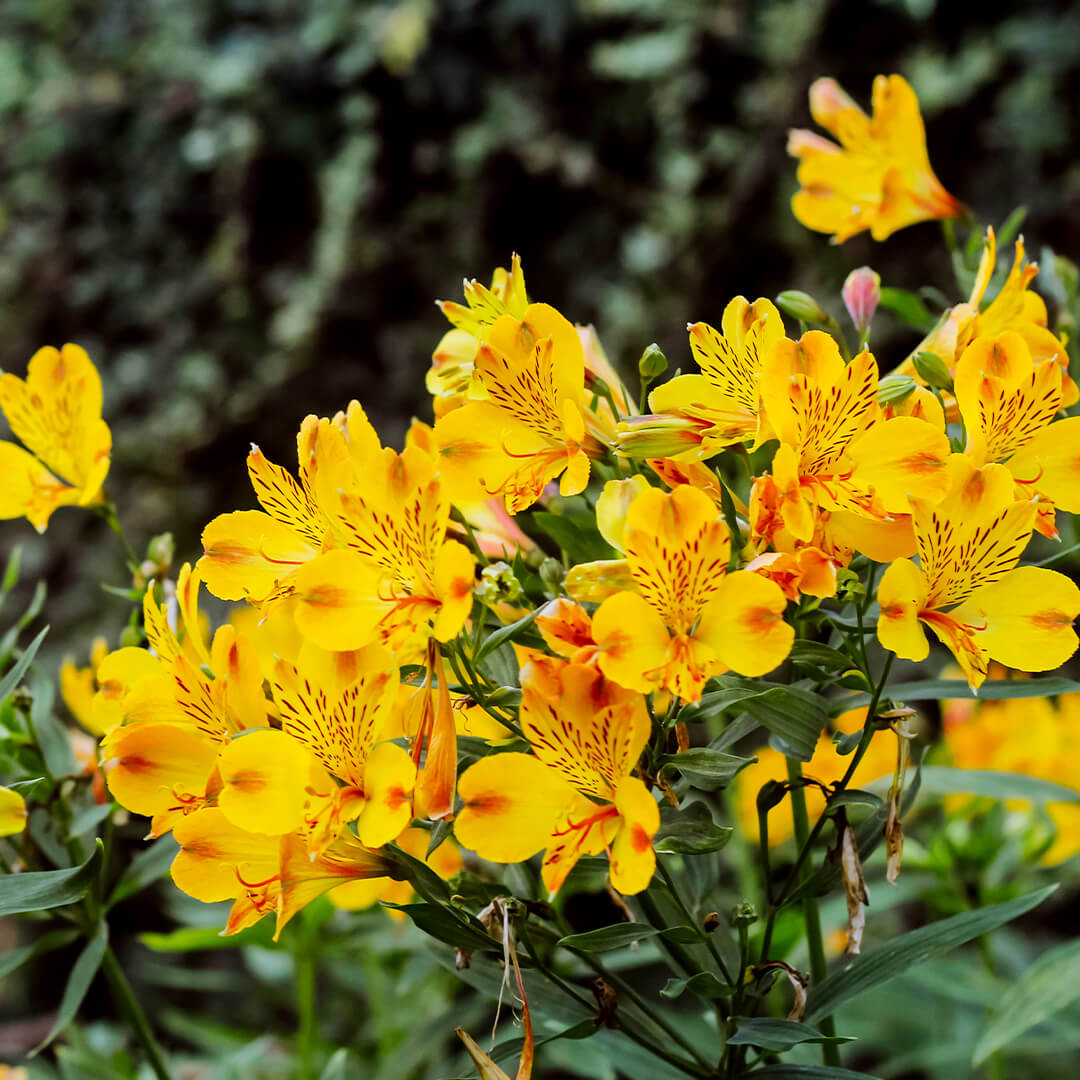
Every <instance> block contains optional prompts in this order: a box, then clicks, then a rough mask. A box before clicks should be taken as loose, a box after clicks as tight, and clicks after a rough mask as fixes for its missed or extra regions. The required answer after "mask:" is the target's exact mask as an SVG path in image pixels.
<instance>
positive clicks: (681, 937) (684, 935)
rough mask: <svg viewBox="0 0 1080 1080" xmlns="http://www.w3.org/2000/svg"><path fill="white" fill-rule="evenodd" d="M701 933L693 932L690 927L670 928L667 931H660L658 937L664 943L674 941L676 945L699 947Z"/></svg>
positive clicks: (698, 931)
mask: <svg viewBox="0 0 1080 1080" xmlns="http://www.w3.org/2000/svg"><path fill="white" fill-rule="evenodd" d="M701 935H702V931H700V930H695V929H694V928H693V927H692V926H670V927H668V929H667V930H661V931H660V936H661V937H662V938H663V939H664V940H665V941H674V942H675V944H677V945H700V944H701Z"/></svg>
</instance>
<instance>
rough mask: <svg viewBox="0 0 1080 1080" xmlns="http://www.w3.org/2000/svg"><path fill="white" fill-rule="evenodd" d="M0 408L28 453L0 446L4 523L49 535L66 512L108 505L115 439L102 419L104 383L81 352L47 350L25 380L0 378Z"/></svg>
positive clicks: (8, 376)
mask: <svg viewBox="0 0 1080 1080" xmlns="http://www.w3.org/2000/svg"><path fill="white" fill-rule="evenodd" d="M0 409H2V410H3V412H4V416H5V417H6V418H7V422H8V424H9V425H10V426H11V430H12V432H13V433H14V434H15V436H16V437H17V438H18V439H20V440H21V441H22V443H23V446H25V447H26V449H25V450H24V449H23V447H22V446H18V445H16V444H15V443H13V442H6V441H0V518H17V517H25V518H26V519H27V520H28V521H29V522H30V524H31V525H33V526H34V528H35V529H37V530H38V532H44V531H45V528H46V526H47V525H48V524H49V518H50V517H51V516H52V512H53V511H54V510H56V509H58V508H59V507H61V506H89V505H91V504H93V503H98V502H101V485H102V484H104V483H105V477H106V475H107V474H108V472H109V461H110V458H109V455H110V453H111V451H112V434H111V433H110V431H109V426H108V425H107V424H106V423H105V421H104V420H102V418H101V378H100V376H99V375H98V373H97V370H96V368H95V367H94V365H93V364H92V363H91V362H90V358H89V357H88V356H87V355H86V351H85V350H84V349H81V348H80V347H79V346H78V345H65V346H64V347H63V349H54V348H52V346H46V347H45V348H44V349H38V351H37V352H36V353H34V355H33V356H32V357H31V358H30V364H29V366H28V369H27V372H26V378H25V379H20V378H19V377H18V376H16V375H12V374H10V373H5V374H4V375H0Z"/></svg>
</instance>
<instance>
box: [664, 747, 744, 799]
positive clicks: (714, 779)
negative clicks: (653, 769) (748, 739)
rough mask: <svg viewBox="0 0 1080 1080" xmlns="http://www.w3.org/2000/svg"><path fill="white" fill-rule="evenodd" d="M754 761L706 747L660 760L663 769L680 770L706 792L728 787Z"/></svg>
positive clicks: (665, 756) (692, 748)
mask: <svg viewBox="0 0 1080 1080" xmlns="http://www.w3.org/2000/svg"><path fill="white" fill-rule="evenodd" d="M754 760H755V759H754V758H744V757H737V756H736V755H735V754H725V753H723V752H722V751H720V750H710V749H708V748H707V747H704V746H695V747H691V748H690V749H689V750H682V751H680V752H679V753H678V754H664V755H663V757H661V758H660V761H661V767H662V768H665V769H678V770H679V772H681V773H682V774H683V776H685V777H686V779H687V780H689V781H690V783H691V784H693V785H694V787H697V788H702V789H703V790H705V791H713V790H715V789H716V788H722V787H726V786H727V784H728V782H729V781H730V780H731V778H732V777H733V776H734V775H735V774H736V773H737V772H738V771H739V770H740V769H744V768H745V767H746V766H747V765H749V764H750V762H751V761H754Z"/></svg>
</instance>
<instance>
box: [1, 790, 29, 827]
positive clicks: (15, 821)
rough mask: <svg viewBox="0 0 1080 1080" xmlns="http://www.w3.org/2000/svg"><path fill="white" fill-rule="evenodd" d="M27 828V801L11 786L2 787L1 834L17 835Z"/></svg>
mask: <svg viewBox="0 0 1080 1080" xmlns="http://www.w3.org/2000/svg"><path fill="white" fill-rule="evenodd" d="M25 828H26V803H25V801H24V800H23V797H22V796H21V795H20V794H19V793H18V792H17V791H13V790H12V789H11V788H7V787H0V836H15V835H17V834H18V833H21V832H22V831H23V829H25Z"/></svg>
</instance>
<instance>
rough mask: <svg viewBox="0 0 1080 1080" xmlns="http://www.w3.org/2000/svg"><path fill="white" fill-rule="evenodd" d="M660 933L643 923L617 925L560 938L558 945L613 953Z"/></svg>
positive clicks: (583, 950)
mask: <svg viewBox="0 0 1080 1080" xmlns="http://www.w3.org/2000/svg"><path fill="white" fill-rule="evenodd" d="M658 933H659V931H658V930H656V929H655V928H654V927H652V926H643V925H642V924H641V923H615V925H614V926H603V927H601V928H600V929H599V930H589V931H588V932H587V933H584V934H570V935H569V936H568V937H564V938H560V939H559V942H558V943H559V944H560V945H562V946H563V948H566V949H575V950H577V951H578V952H587V953H599V952H611V951H612V950H613V949H624V948H626V946H627V945H630V944H632V943H633V942H635V941H644V940H645V939H646V938H651V937H655V936H656V935H657V934H658Z"/></svg>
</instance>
